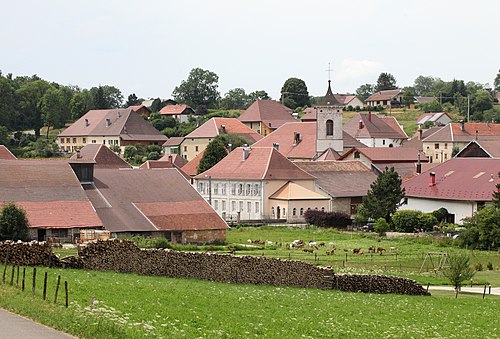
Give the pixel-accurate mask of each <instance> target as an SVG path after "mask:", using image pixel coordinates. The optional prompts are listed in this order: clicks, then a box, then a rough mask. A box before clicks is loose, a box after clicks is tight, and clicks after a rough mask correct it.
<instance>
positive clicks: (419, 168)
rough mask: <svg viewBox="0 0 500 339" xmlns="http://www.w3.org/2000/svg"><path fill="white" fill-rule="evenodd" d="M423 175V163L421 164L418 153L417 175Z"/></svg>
mask: <svg viewBox="0 0 500 339" xmlns="http://www.w3.org/2000/svg"><path fill="white" fill-rule="evenodd" d="M420 173H422V163H421V162H420V151H418V161H417V174H420Z"/></svg>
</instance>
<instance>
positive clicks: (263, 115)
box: [238, 100, 296, 136]
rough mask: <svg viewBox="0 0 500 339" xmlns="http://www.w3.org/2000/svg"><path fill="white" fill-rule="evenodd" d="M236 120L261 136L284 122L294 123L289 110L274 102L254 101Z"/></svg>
mask: <svg viewBox="0 0 500 339" xmlns="http://www.w3.org/2000/svg"><path fill="white" fill-rule="evenodd" d="M238 120H239V121H241V122H242V123H244V124H245V125H246V126H248V127H250V128H251V129H253V130H254V131H255V132H257V133H259V134H262V135H263V136H266V135H268V134H270V133H271V132H272V131H274V130H275V129H277V128H279V127H280V126H281V125H283V124H284V123H286V122H294V121H296V120H295V118H294V117H293V116H292V110H291V109H289V108H288V107H286V106H283V105H282V104H280V103H279V102H277V101H274V100H256V101H255V102H254V103H253V104H252V105H250V107H248V108H247V109H246V110H245V111H244V112H243V113H242V114H241V115H240V117H239V118H238Z"/></svg>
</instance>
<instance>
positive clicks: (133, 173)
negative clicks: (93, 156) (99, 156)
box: [84, 169, 228, 232]
mask: <svg viewBox="0 0 500 339" xmlns="http://www.w3.org/2000/svg"><path fill="white" fill-rule="evenodd" d="M94 180H95V181H94V183H95V185H94V186H92V185H84V187H85V191H86V193H87V194H88V196H89V198H90V200H91V201H92V202H93V203H94V206H96V210H97V213H98V214H99V216H100V217H101V219H102V221H103V222H104V225H105V227H106V228H107V229H109V230H110V231H112V232H125V231H129V232H139V231H159V230H162V231H170V230H204V229H226V228H227V227H228V226H227V224H226V223H225V222H224V221H223V220H222V219H221V218H220V217H219V216H218V215H217V213H216V212H215V211H214V210H213V209H212V207H211V206H210V205H208V203H207V202H206V201H205V200H204V199H203V198H202V197H201V196H200V195H199V194H198V192H196V190H195V189H194V188H193V187H192V186H191V185H190V184H189V182H188V181H187V180H186V179H185V178H184V177H183V176H182V175H181V174H180V173H179V171H177V170H176V169H161V170H133V169H97V170H96V171H95V175H94ZM97 190H98V191H97ZM102 197H104V198H105V200H104V199H103V198H102Z"/></svg>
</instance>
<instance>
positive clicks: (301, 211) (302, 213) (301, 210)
mask: <svg viewBox="0 0 500 339" xmlns="http://www.w3.org/2000/svg"><path fill="white" fill-rule="evenodd" d="M300 215H304V208H302V207H301V208H300Z"/></svg>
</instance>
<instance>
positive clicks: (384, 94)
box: [366, 89, 402, 101]
mask: <svg viewBox="0 0 500 339" xmlns="http://www.w3.org/2000/svg"><path fill="white" fill-rule="evenodd" d="M401 92H402V90H400V89H391V90H387V91H380V92H377V93H374V94H372V95H371V96H370V97H368V99H366V101H380V100H392V99H393V98H395V97H396V96H398V95H399V94H400V93H401Z"/></svg>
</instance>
